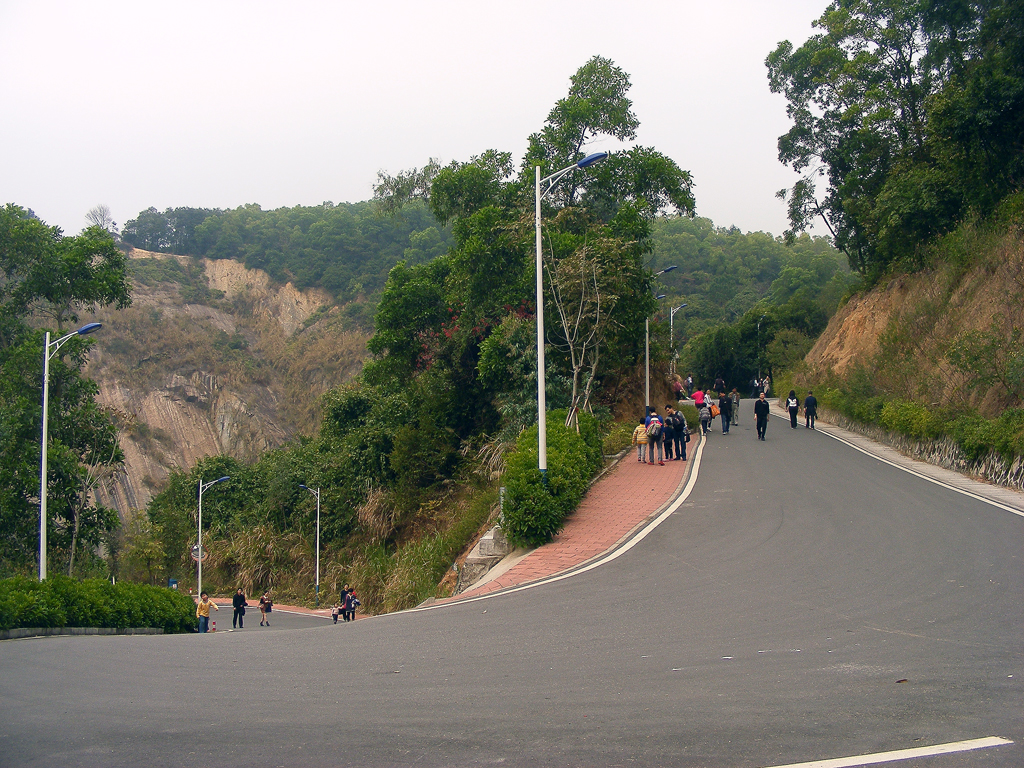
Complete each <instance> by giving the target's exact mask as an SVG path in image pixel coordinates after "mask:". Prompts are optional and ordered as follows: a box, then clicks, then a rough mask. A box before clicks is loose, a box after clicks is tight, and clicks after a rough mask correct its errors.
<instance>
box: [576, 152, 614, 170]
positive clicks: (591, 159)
mask: <svg viewBox="0 0 1024 768" xmlns="http://www.w3.org/2000/svg"><path fill="white" fill-rule="evenodd" d="M606 157H608V153H607V152H595V153H594V154H592V155H587V156H586V157H584V158H583V159H582V160H580V161H579V162H577V163H576V167H577V168H586V167H587V166H588V165H593V164H594V163H599V162H601V161H602V160H604V159H605V158H606Z"/></svg>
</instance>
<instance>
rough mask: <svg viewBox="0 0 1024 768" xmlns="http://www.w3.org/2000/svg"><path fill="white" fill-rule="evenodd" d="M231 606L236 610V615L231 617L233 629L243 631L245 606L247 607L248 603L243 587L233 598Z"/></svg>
mask: <svg viewBox="0 0 1024 768" xmlns="http://www.w3.org/2000/svg"><path fill="white" fill-rule="evenodd" d="M231 605H232V606H233V607H234V609H235V613H234V615H233V616H232V617H231V628H232V629H234V628H236V627H237V628H238V629H242V622H243V621H244V617H245V606H247V605H248V603H247V602H245V593H244V592H242V588H241V587H239V588H238V591H237V592H235V594H234V596H233V597H232V598H231Z"/></svg>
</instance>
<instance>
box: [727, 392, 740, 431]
mask: <svg viewBox="0 0 1024 768" xmlns="http://www.w3.org/2000/svg"><path fill="white" fill-rule="evenodd" d="M729 399H730V400H732V423H733V424H739V423H740V393H739V392H737V391H736V387H733V388H732V392H730V393H729Z"/></svg>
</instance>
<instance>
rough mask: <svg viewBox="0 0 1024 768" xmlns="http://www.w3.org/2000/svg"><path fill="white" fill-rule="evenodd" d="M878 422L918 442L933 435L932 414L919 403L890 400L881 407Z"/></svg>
mask: <svg viewBox="0 0 1024 768" xmlns="http://www.w3.org/2000/svg"><path fill="white" fill-rule="evenodd" d="M879 421H880V423H881V425H882V426H883V427H885V428H886V429H890V430H892V431H893V432H900V433H901V434H904V435H907V436H908V437H913V438H916V439H918V440H924V439H925V438H928V437H931V436H932V435H934V430H933V428H932V414H931V412H930V411H929V410H928V409H927V408H925V407H924V406H923V405H921V404H920V403H915V402H912V401H910V400H890V401H888V402H886V403H885V404H884V405H883V406H882V410H881V413H880V414H879Z"/></svg>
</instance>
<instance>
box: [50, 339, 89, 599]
mask: <svg viewBox="0 0 1024 768" xmlns="http://www.w3.org/2000/svg"><path fill="white" fill-rule="evenodd" d="M102 327H103V323H86V324H85V325H83V326H82V327H81V328H79V329H78V330H77V331H72V332H71V333H68V334H65V335H64V336H61V337H60V338H59V339H57V340H56V341H50V332H49V331H47V332H46V343H45V346H44V348H43V441H42V450H41V458H40V462H39V580H40V581H43V580H44V579H45V578H46V448H47V443H48V442H49V440H48V437H49V429H50V360H51V358H53V356H54V355H56V354H57V350H58V349H60V348H61V346H62V345H63V344H64V342H66V341H67V340H68V339H70V338H71V337H73V336H85V334H87V333H92V332H93V331H98V330H99V329H100V328H102Z"/></svg>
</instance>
